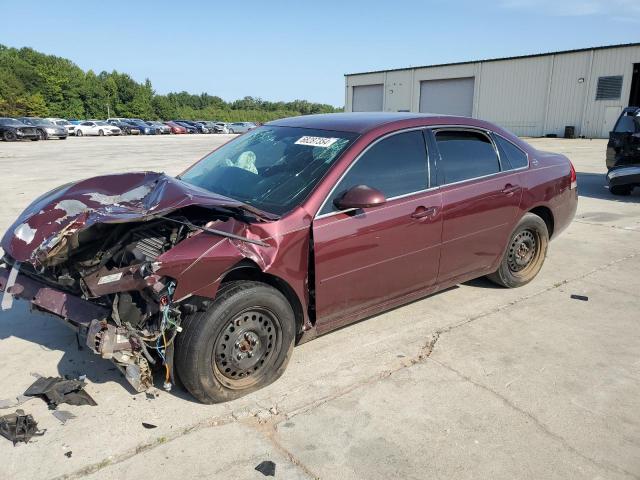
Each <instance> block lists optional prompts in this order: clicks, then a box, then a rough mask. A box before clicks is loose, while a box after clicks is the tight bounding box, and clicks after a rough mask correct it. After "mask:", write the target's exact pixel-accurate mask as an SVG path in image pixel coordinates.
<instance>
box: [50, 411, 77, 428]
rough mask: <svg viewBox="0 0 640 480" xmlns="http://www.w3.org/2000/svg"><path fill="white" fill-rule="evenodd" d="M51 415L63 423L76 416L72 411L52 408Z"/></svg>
mask: <svg viewBox="0 0 640 480" xmlns="http://www.w3.org/2000/svg"><path fill="white" fill-rule="evenodd" d="M53 416H54V417H56V418H57V419H58V420H60V423H62V424H63V425H64V424H65V423H67V422H68V421H69V420H73V419H74V418H76V416H75V415H74V414H73V413H71V412H67V411H66V410H54V412H53Z"/></svg>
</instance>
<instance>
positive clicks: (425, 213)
mask: <svg viewBox="0 0 640 480" xmlns="http://www.w3.org/2000/svg"><path fill="white" fill-rule="evenodd" d="M436 213H438V207H429V208H425V207H422V206H421V207H418V208H416V210H415V212H413V213H412V214H411V218H415V219H420V218H428V217H433V216H435V214H436Z"/></svg>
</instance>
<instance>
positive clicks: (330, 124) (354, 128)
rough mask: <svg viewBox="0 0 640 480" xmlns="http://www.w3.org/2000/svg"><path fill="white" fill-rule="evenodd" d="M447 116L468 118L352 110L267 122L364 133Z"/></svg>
mask: <svg viewBox="0 0 640 480" xmlns="http://www.w3.org/2000/svg"><path fill="white" fill-rule="evenodd" d="M443 117H447V118H449V119H451V118H456V119H459V120H460V123H466V121H468V120H470V119H468V118H466V117H448V116H446V115H432V114H427V113H408V112H353V113H324V114H319V115H302V116H299V117H290V118H283V119H280V120H274V121H272V122H269V123H267V125H276V126H279V127H300V128H315V129H319V130H336V131H341V132H353V133H365V132H368V131H369V130H372V129H374V128H376V127H379V126H381V125H386V124H389V123H394V122H401V121H404V120H415V119H423V120H425V125H428V124H432V123H437V121H436V119H438V118H443Z"/></svg>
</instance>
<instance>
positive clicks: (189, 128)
mask: <svg viewBox="0 0 640 480" xmlns="http://www.w3.org/2000/svg"><path fill="white" fill-rule="evenodd" d="M172 121H173V122H175V123H177V124H178V125H180V126H181V127H183V128H185V129H186V130H187V133H200V130H198V129H197V128H196V127H194V126H193V125H189V124H188V123H187V122H183V121H182V120H172Z"/></svg>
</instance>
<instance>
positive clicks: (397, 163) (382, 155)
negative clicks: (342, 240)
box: [319, 130, 429, 215]
mask: <svg viewBox="0 0 640 480" xmlns="http://www.w3.org/2000/svg"><path fill="white" fill-rule="evenodd" d="M358 185H367V186H368V187H372V188H375V189H377V190H380V192H382V193H383V194H384V196H385V197H386V198H387V199H390V198H393V197H398V196H401V195H407V194H410V193H414V192H419V191H422V190H426V189H427V188H428V185H429V172H428V167H427V150H426V147H425V143H424V137H423V135H422V131H420V130H413V131H410V132H404V133H398V134H395V135H392V136H390V137H387V138H384V139H382V140H380V141H378V142H377V143H375V144H373V146H372V147H370V148H369V149H368V150H366V151H365V152H364V153H363V154H362V156H361V157H360V158H359V159H357V160H356V163H355V164H354V165H353V166H352V167H351V169H350V170H349V171H348V172H347V173H346V174H345V176H344V177H343V178H342V180H340V182H339V183H338V185H337V186H336V188H335V189H334V190H333V192H332V193H331V196H330V197H329V198H328V199H327V201H326V203H325V204H324V206H323V207H322V209H321V210H320V212H319V213H320V215H323V214H326V213H331V212H337V211H339V209H338V207H336V206H335V204H334V202H335V200H336V199H338V198H340V197H341V196H342V195H344V193H345V192H346V191H347V190H349V189H350V188H352V187H355V186H358Z"/></svg>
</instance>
